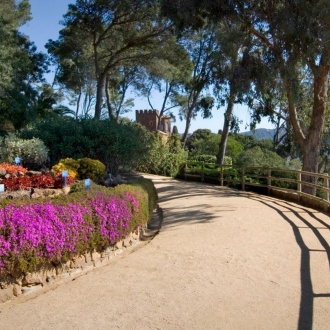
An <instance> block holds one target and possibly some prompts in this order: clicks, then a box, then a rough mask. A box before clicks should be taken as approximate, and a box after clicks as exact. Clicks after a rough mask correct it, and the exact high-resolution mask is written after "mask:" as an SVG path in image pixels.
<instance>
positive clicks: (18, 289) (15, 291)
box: [13, 284, 22, 297]
mask: <svg viewBox="0 0 330 330" xmlns="http://www.w3.org/2000/svg"><path fill="white" fill-rule="evenodd" d="M13 294H14V296H15V297H18V296H20V295H21V294H22V287H21V286H20V285H18V284H14V285H13Z"/></svg>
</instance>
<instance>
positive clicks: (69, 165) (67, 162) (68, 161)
mask: <svg viewBox="0 0 330 330" xmlns="http://www.w3.org/2000/svg"><path fill="white" fill-rule="evenodd" d="M79 166H80V164H79V162H78V161H77V160H75V159H72V158H65V159H61V160H60V162H59V163H58V164H57V165H54V166H53V167H52V172H53V173H55V174H62V171H64V170H67V171H68V174H69V176H71V177H72V178H74V179H75V178H77V176H78V169H79Z"/></svg>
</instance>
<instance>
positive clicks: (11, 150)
mask: <svg viewBox="0 0 330 330" xmlns="http://www.w3.org/2000/svg"><path fill="white" fill-rule="evenodd" d="M17 156H18V157H20V159H21V163H22V164H24V166H25V167H27V168H29V169H36V168H38V167H39V168H40V166H41V165H42V164H44V163H45V162H46V161H47V158H48V149H47V148H46V146H45V144H44V143H43V141H42V140H40V139H39V138H31V139H21V138H19V137H17V136H16V135H15V134H12V133H11V134H9V135H8V136H6V137H5V138H0V161H1V162H8V163H13V162H14V160H15V157H17Z"/></svg>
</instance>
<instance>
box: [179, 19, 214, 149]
mask: <svg viewBox="0 0 330 330" xmlns="http://www.w3.org/2000/svg"><path fill="white" fill-rule="evenodd" d="M215 36H216V34H215V31H214V28H213V27H212V26H210V27H209V28H206V29H204V28H203V29H200V30H198V31H196V32H194V31H188V32H187V33H186V34H185V35H184V36H183V37H182V38H181V43H182V44H183V45H184V47H185V49H186V51H187V52H188V53H189V55H190V58H191V61H192V63H193V70H192V74H191V77H190V79H189V80H188V81H187V82H186V83H185V94H183V95H178V96H177V100H178V103H179V104H180V105H181V109H180V118H181V119H185V121H186V125H185V130H184V133H183V135H182V142H183V146H185V144H186V142H187V138H188V133H189V128H190V124H191V120H192V119H193V118H195V117H196V116H197V114H198V113H199V112H202V117H203V118H208V117H211V109H212V108H213V105H214V98H213V97H211V96H209V95H207V94H206V95H203V92H204V91H206V89H207V87H208V86H210V84H211V75H212V61H213V54H214V52H215V51H216V48H217V44H216V43H215V42H214V38H215Z"/></svg>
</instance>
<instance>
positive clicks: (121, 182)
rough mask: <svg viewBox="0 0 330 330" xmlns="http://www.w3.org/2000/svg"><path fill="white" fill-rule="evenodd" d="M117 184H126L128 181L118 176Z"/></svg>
mask: <svg viewBox="0 0 330 330" xmlns="http://www.w3.org/2000/svg"><path fill="white" fill-rule="evenodd" d="M116 182H117V184H123V183H126V181H125V180H124V179H123V178H122V177H121V176H120V175H119V174H118V175H117V176H116Z"/></svg>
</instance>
